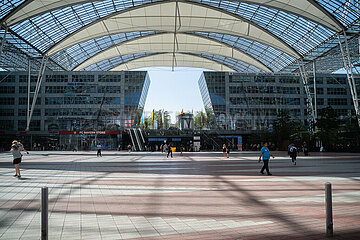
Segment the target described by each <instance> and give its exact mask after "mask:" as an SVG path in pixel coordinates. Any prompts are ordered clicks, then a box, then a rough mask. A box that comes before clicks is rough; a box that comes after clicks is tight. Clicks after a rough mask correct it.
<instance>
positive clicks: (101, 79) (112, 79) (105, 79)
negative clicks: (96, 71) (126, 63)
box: [98, 75, 121, 82]
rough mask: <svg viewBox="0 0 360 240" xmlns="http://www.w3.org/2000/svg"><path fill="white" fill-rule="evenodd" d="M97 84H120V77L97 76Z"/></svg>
mask: <svg viewBox="0 0 360 240" xmlns="http://www.w3.org/2000/svg"><path fill="white" fill-rule="evenodd" d="M98 82H121V75H99V76H98Z"/></svg>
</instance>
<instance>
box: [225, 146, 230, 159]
mask: <svg viewBox="0 0 360 240" xmlns="http://www.w3.org/2000/svg"><path fill="white" fill-rule="evenodd" d="M229 156H230V148H227V149H226V157H227V158H229Z"/></svg>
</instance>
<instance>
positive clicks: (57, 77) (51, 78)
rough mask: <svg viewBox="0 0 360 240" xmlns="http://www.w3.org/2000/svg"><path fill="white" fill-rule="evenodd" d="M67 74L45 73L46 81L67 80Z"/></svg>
mask: <svg viewBox="0 0 360 240" xmlns="http://www.w3.org/2000/svg"><path fill="white" fill-rule="evenodd" d="M68 79H69V78H68V75H46V82H68V81H69V80H68Z"/></svg>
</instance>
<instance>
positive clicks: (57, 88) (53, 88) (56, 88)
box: [45, 86, 66, 93]
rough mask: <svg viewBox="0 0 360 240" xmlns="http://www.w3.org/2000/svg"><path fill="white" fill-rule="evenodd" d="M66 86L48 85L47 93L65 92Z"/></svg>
mask: <svg viewBox="0 0 360 240" xmlns="http://www.w3.org/2000/svg"><path fill="white" fill-rule="evenodd" d="M65 88H66V87H65V86H46V87H45V93H64V92H65Z"/></svg>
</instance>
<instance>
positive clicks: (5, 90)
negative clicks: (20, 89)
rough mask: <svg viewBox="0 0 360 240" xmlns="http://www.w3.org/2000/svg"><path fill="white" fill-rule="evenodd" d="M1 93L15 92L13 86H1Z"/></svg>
mask: <svg viewBox="0 0 360 240" xmlns="http://www.w3.org/2000/svg"><path fill="white" fill-rule="evenodd" d="M0 93H15V87H13V86H0Z"/></svg>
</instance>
